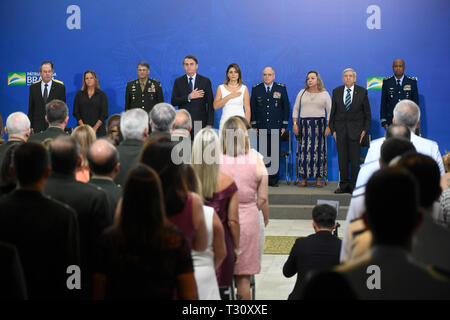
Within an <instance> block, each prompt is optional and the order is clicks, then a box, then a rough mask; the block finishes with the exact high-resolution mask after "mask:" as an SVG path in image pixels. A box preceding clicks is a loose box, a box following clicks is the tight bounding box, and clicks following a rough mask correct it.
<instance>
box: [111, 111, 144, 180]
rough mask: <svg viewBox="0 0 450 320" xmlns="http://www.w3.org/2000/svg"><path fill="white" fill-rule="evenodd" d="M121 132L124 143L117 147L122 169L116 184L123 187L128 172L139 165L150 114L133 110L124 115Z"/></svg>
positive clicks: (116, 178)
mask: <svg viewBox="0 0 450 320" xmlns="http://www.w3.org/2000/svg"><path fill="white" fill-rule="evenodd" d="M120 132H121V133H122V136H123V141H122V143H121V144H120V145H118V146H117V151H118V152H119V159H120V168H119V173H118V174H117V176H116V177H115V178H114V182H115V183H116V184H117V185H121V186H123V185H124V183H125V180H126V179H127V176H128V171H129V170H130V169H131V168H132V167H134V166H135V165H136V163H138V161H139V155H140V154H141V149H142V146H143V145H144V142H145V141H146V140H147V136H148V113H147V112H145V111H144V110H142V109H131V110H128V111H125V112H124V113H122V117H121V119H120Z"/></svg>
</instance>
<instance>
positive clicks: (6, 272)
mask: <svg viewBox="0 0 450 320" xmlns="http://www.w3.org/2000/svg"><path fill="white" fill-rule="evenodd" d="M0 283H1V284H2V285H1V286H0V299H1V300H2V301H4V300H26V299H28V295H27V286H26V283H25V275H24V273H23V268H22V263H21V262H20V257H19V253H18V252H17V248H16V246H14V245H12V244H9V243H6V242H0Z"/></svg>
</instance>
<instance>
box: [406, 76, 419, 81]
mask: <svg viewBox="0 0 450 320" xmlns="http://www.w3.org/2000/svg"><path fill="white" fill-rule="evenodd" d="M406 77H407V78H408V79H409V80H415V81H417V77H409V76H406Z"/></svg>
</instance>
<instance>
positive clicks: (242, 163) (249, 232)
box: [221, 152, 261, 275]
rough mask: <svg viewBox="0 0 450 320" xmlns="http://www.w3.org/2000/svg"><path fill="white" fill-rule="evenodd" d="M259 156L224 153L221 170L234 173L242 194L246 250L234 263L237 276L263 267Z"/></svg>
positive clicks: (241, 217) (241, 241)
mask: <svg viewBox="0 0 450 320" xmlns="http://www.w3.org/2000/svg"><path fill="white" fill-rule="evenodd" d="M256 164H257V155H256V154H255V153H254V152H248V153H247V154H246V155H242V156H239V157H229V156H227V155H222V167H221V171H222V172H224V173H226V174H228V175H230V176H232V177H233V178H234V181H236V185H237V187H238V197H239V224H240V238H239V247H240V249H241V251H242V253H241V255H240V256H239V260H238V262H237V263H236V264H235V265H234V274H235V275H252V274H257V273H259V272H260V270H261V265H260V261H261V254H260V250H261V248H260V246H261V233H260V222H259V219H260V217H259V210H258V207H257V206H256V195H257V192H258V187H259V184H260V182H261V178H259V177H258V175H257V171H256Z"/></svg>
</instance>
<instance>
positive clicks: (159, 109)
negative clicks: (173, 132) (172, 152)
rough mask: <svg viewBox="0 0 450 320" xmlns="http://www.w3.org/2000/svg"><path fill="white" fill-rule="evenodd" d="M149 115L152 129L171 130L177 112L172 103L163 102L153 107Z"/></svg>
mask: <svg viewBox="0 0 450 320" xmlns="http://www.w3.org/2000/svg"><path fill="white" fill-rule="evenodd" d="M149 115H150V122H151V126H152V131H159V132H170V129H172V126H173V123H174V122H175V117H176V115H177V114H176V112H175V109H174V107H173V106H172V105H171V104H169V103H165V102H161V103H158V104H156V105H155V106H154V107H153V109H152V111H150V114H149Z"/></svg>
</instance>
